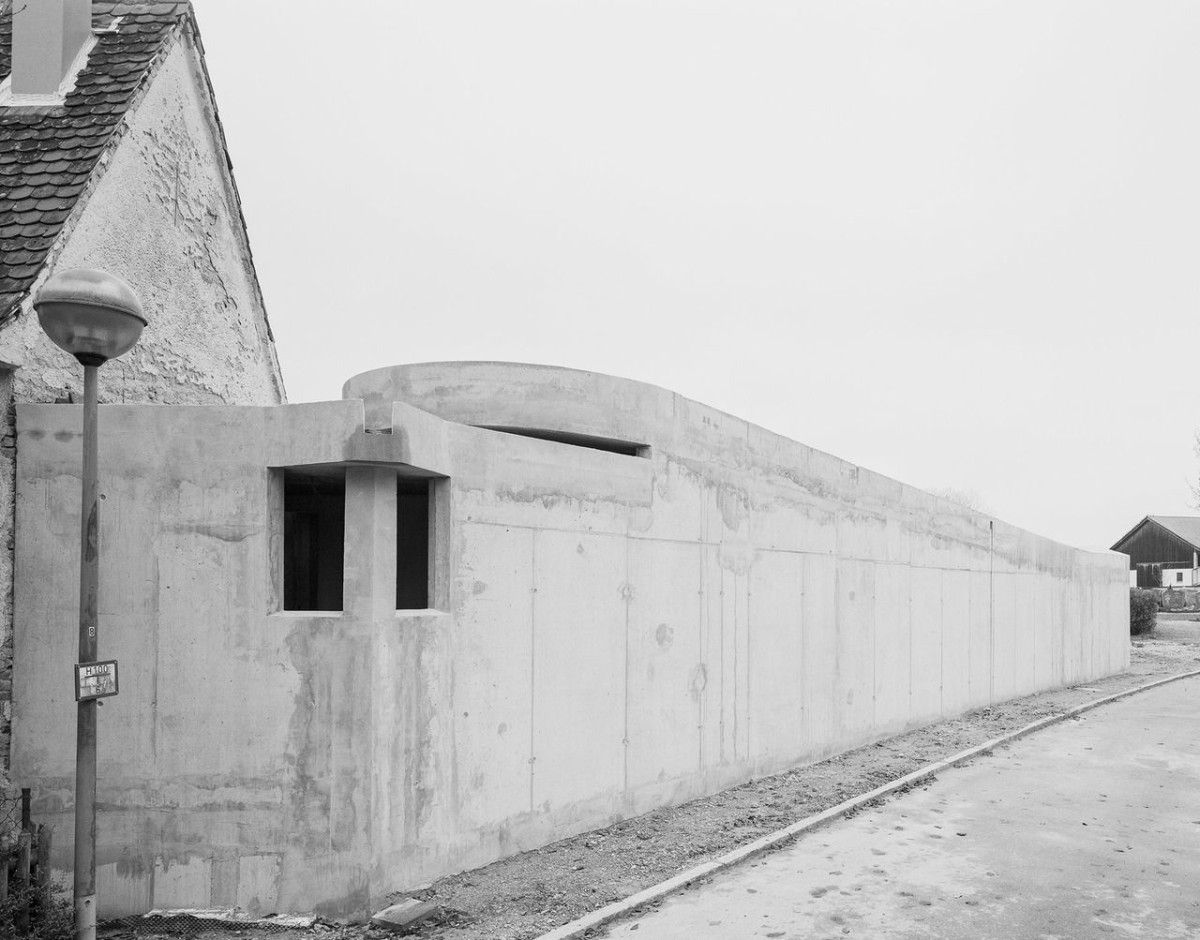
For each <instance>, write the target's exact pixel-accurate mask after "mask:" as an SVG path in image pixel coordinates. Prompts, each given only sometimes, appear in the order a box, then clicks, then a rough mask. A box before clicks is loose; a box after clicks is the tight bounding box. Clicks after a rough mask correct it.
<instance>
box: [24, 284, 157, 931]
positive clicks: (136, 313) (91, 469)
mask: <svg viewBox="0 0 1200 940" xmlns="http://www.w3.org/2000/svg"><path fill="white" fill-rule="evenodd" d="M33 306H34V309H35V310H37V314H38V322H40V323H41V325H42V329H43V330H45V331H46V335H47V336H49V337H50V339H51V340H53V341H54V342H55V344H57V345H58V346H60V347H62V348H63V349H65V350H66V351H67V352H69V353H70V354H71V355H72V356H74V357H75V358H76V359H78V360H79V362H80V363H81V364H82V365H83V500H82V504H81V507H80V509H81V512H80V520H81V524H80V540H79V665H80V666H83V665H85V664H87V663H94V662H96V650H97V636H96V633H97V626H98V616H97V612H98V610H99V593H100V592H99V588H100V519H99V510H100V506H99V502H98V500H97V496H98V490H99V482H98V457H99V450H98V447H97V435H96V417H97V410H98V409H97V400H98V395H97V392H98V389H97V383H98V380H99V371H100V366H102V365H104V363H105V362H107V361H108V360H109V359H115V358H117V357H118V356H121V355H124V354H125V353H127V352H129V350H130V349H132V348H133V346H134V344H135V343H137V341H138V338H139V337H140V336H141V335H142V329H143V328H144V327H145V326H146V322H147V321H146V315H145V314H144V313H143V312H142V305H141V303H139V302H138V299H137V295H136V294H134V292H133V289H132V288H131V287H130V286H129V285H128V284H126V283H125V282H124V281H122V280H121V279H120V278H118V277H114V276H113V275H111V274H106V273H105V272H103V271H90V270H73V271H62V272H59V273H57V274H55V275H53V276H52V277H51V278H50V279H49V280H47V281H46V283H45V285H44V286H43V287H42V289H41V290H40V291H38V295H37V297H36V298H35V299H34V301H33ZM78 682H79V679H78V670H77V675H76V683H77V685H76V698H77V699H78V702H79V704H78V716H77V723H76V732H75V937H76V940H95V936H96V705H97V699H96V698H95V697H84V696H80V694H79V687H78Z"/></svg>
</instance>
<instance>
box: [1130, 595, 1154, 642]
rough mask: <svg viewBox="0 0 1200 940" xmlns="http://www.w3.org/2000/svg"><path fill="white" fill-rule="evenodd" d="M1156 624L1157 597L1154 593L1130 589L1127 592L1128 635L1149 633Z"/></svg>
mask: <svg viewBox="0 0 1200 940" xmlns="http://www.w3.org/2000/svg"><path fill="white" fill-rule="evenodd" d="M1157 623H1158V595H1157V594H1155V593H1154V591H1143V590H1141V589H1140V588H1131V589H1130V591H1129V635H1130V636H1142V635H1143V634H1146V633H1151V632H1153V630H1154V627H1155V624H1157Z"/></svg>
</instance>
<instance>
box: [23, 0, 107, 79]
mask: <svg viewBox="0 0 1200 940" xmlns="http://www.w3.org/2000/svg"><path fill="white" fill-rule="evenodd" d="M12 18H13V23H12V93H13V95H14V96H17V95H20V96H31V97H32V96H37V97H40V96H43V95H49V96H51V97H56V96H57V95H58V89H59V86H61V85H62V83H63V80H64V79H65V78H67V77H68V74H69V73H70V71H71V66H72V65H73V64H74V63H75V60H76V58H77V57H78V56H79V53H80V51H81V50H82V49H83V48H84V46H85V45H86V44H88V40H89V39H91V36H92V3H91V0H16V2H15V3H14V4H13V14H12Z"/></svg>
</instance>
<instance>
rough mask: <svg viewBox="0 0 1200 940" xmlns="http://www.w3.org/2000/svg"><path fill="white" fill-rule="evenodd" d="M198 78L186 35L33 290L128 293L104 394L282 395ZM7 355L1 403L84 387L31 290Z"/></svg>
mask: <svg viewBox="0 0 1200 940" xmlns="http://www.w3.org/2000/svg"><path fill="white" fill-rule="evenodd" d="M206 82H207V80H206V78H205V76H204V74H203V68H202V65H201V61H200V58H199V56H198V54H197V51H196V48H195V44H194V40H193V38H192V36H191V34H190V33H189V32H186V31H185V32H183V33H182V34H181V35H180V37H179V38H178V39H177V40H176V41H175V43H174V45H172V46H171V48H170V51H169V52H168V53H167V54H166V56H165V57H164V59H163V61H162V62H161V64H160V65H159V67H158V68H157V72H156V74H155V75H154V79H153V81H152V82H151V84H150V86H149V89H148V90H147V91H146V93H145V95H144V96H143V97H142V98H141V100H140V101H139V102H137V103H136V104H135V106H134V107H133V108H132V110H131V112H130V114H128V115H127V116H126V120H125V124H124V126H123V127H122V129H121V130H120V131H118V134H120V135H121V136H120V140H119V142H118V143H117V145H116V146H115V148H114V149H113V150H112V151H111V153H110V154H108V155H106V156H105V157H102V163H101V165H100V166H99V167H98V168H97V170H96V172H95V173H94V174H93V177H92V180H91V181H90V183H89V185H88V188H87V190H86V191H85V193H84V195H83V196H81V197H80V205H79V207H78V209H77V211H76V213H75V214H74V215H73V216H72V217H71V219H69V220H68V223H67V225H66V227H65V228H64V232H63V235H62V237H61V238H60V241H59V243H58V244H57V245H56V247H55V248H54V250H53V251H52V253H51V256H50V259H49V263H48V264H47V267H46V269H45V271H44V272H43V275H42V276H41V277H40V278H39V280H38V281H37V282H36V283H35V285H34V290H33V292H32V293H36V290H37V288H39V287H40V286H41V284H42V283H43V282H44V281H45V278H46V277H48V276H49V275H50V274H51V273H52V272H53V271H54V270H55V269H58V270H63V269H68V268H74V267H89V268H101V269H104V270H107V271H111V272H112V273H114V274H117V275H119V276H120V277H122V278H124V279H125V280H127V281H128V282H129V283H130V284H131V285H132V286H133V288H134V289H135V290H136V291H137V293H138V296H139V297H140V299H141V301H142V304H143V306H144V307H145V310H146V312H147V314H148V315H149V317H150V325H149V327H147V329H146V330H145V332H144V333H143V334H142V339H141V341H140V342H139V344H138V345H137V346H136V347H135V348H134V349H133V350H132V351H131V352H130V353H128V354H127V355H125V356H124V357H123V358H121V359H119V360H116V361H114V362H112V363H109V364H108V365H107V366H106V367H105V368H104V370H103V372H102V378H101V385H100V395H101V401H105V402H138V401H141V402H164V403H174V404H182V403H189V404H192V403H194V404H204V403H225V404H263V405H265V404H275V403H279V402H282V401H283V400H284V390H283V381H282V378H281V376H280V371H279V363H278V361H277V360H276V356H275V347H274V341H273V339H272V338H271V335H270V330H269V327H268V325H267V320H266V313H265V310H264V307H263V303H262V297H261V294H260V292H259V289H258V283H257V280H256V277H255V274H254V269H253V263H252V260H251V256H250V249H249V245H248V243H247V241H246V233H245V230H244V229H243V227H242V221H241V215H240V212H241V210H240V207H239V204H238V197H237V193H236V191H235V190H234V187H233V181H232V177H231V176H230V174H229V171H228V168H227V166H226V155H225V150H224V147H223V143H222V141H221V140H220V137H219V134H220V132H219V129H218V126H217V124H216V118H215V112H214V110H213V104H212V101H211V99H210V97H209V93H208V87H207V83H206ZM0 360H3V361H4V362H5V363H8V364H12V365H13V366H15V367H16V368H15V371H13V372H12V373H11V375H8V374H6V375H5V376H4V378H3V380H2V382H3V384H2V386H0V411H2V412H3V414H4V415H5V416H9V417H11V406H12V402H13V401H14V400H16V401H41V402H50V401H54V400H55V399H56V398H60V397H67V396H68V395H71V394H74V395H77V396H79V397H82V382H83V373H82V369H81V368H80V366H79V365H78V363H76V362H75V360H74V359H73V358H72V357H70V356H68V355H67V354H66V353H64V352H62V351H61V350H60V349H59V348H58V347H57V346H55V345H54V344H53V343H51V342H50V341H49V339H47V338H46V336H45V334H44V333H43V332H42V330H41V328H40V327H39V325H38V322H37V316H36V314H35V313H34V312H33V310H32V307H31V305H30V303H29V300H28V299H27V300H26V302H25V303H24V304H23V306H22V307H21V308H20V309H19V311H18V313H17V314H16V316H15V318H14V319H12V320H10V321H8V322H6V323H5V324H4V326H3V329H0ZM4 432H5V436H6V438H7V443H8V445H9V447H7V448H0V783H2V782H3V776H4V771H5V766H6V764H7V758H8V751H9V748H8V740H7V734H8V726H7V720H6V718H7V711H8V708H9V702H8V696H7V695H6V694H5V687H6V685H7V683H8V682H9V679H10V662H11V623H12V594H11V590H12V579H11V576H10V573H11V569H12V560H11V546H10V543H11V541H12V538H13V534H12V533H13V529H12V526H13V521H12V520H13V515H12V513H13V507H12V502H11V498H10V492H9V491H10V490H11V480H12V474H13V464H12V458H11V445H12V444H13V443H14V442H13V441H12V440H11V437H10V436H9V435H8V428H7V427H5V429H4Z"/></svg>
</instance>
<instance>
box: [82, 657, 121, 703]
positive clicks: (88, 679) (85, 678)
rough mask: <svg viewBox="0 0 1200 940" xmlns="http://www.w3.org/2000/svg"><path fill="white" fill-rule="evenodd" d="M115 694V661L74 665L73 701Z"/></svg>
mask: <svg viewBox="0 0 1200 940" xmlns="http://www.w3.org/2000/svg"><path fill="white" fill-rule="evenodd" d="M116 694H117V661H116V660H115V659H108V660H105V661H104V662H101V663H76V664H75V701H77V702H83V701H86V700H87V699H92V698H104V697H105V696H108V695H116Z"/></svg>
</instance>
